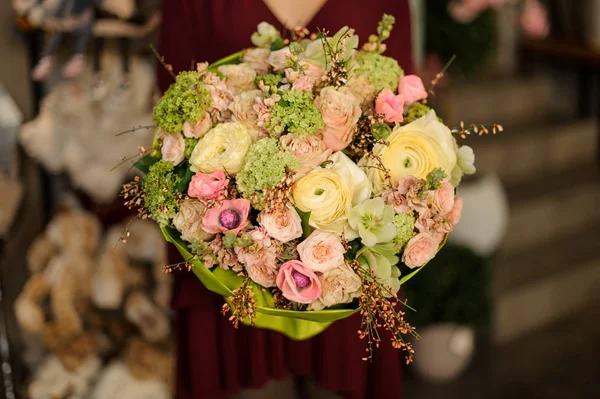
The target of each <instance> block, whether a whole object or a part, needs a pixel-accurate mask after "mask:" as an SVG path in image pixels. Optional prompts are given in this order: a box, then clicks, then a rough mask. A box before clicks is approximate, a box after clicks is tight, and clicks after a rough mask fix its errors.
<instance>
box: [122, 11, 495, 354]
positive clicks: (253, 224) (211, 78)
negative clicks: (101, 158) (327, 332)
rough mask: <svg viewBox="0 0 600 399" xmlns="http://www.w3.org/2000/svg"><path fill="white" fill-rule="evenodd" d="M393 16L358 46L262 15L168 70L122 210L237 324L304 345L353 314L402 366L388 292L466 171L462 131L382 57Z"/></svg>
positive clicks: (449, 219) (431, 246)
mask: <svg viewBox="0 0 600 399" xmlns="http://www.w3.org/2000/svg"><path fill="white" fill-rule="evenodd" d="M393 23H394V18H393V17H392V16H388V15H384V17H383V19H382V21H381V22H380V24H379V26H378V27H377V34H374V35H371V36H370V37H369V39H368V42H367V43H366V44H365V45H364V46H363V47H362V49H360V50H359V49H358V37H357V36H356V35H355V34H354V31H353V30H352V29H351V28H347V27H346V28H343V29H341V30H340V31H339V32H337V33H336V34H335V35H333V36H330V35H329V34H328V32H324V31H323V32H318V33H317V34H309V32H307V31H299V32H291V33H290V34H289V35H288V36H289V37H288V38H286V39H284V38H283V37H282V36H281V34H280V32H279V31H277V30H276V29H275V28H274V27H273V26H271V25H269V24H267V23H265V22H263V23H261V24H259V25H258V31H257V32H256V33H254V34H253V35H252V37H251V40H252V43H253V44H254V45H255V47H253V48H250V49H247V50H244V51H241V52H239V53H236V54H233V55H231V56H229V57H227V58H225V59H223V60H220V61H218V62H216V63H214V64H211V65H208V64H207V63H200V64H198V67H197V70H193V71H186V72H181V73H179V74H178V75H177V76H175V75H173V77H174V79H175V82H174V83H173V84H172V85H171V86H170V88H169V89H168V90H167V91H166V92H165V93H164V96H163V97H162V98H161V99H160V100H159V101H158V102H157V104H156V106H155V108H154V122H155V124H156V131H157V133H156V136H155V140H154V144H153V147H152V148H151V149H148V150H146V149H143V148H142V149H141V152H142V155H143V156H142V157H141V158H140V159H139V160H138V161H137V162H136V163H135V165H136V166H137V167H138V169H140V170H141V171H142V172H144V173H145V175H144V177H142V178H136V179H135V180H134V181H133V182H131V183H128V184H127V185H125V187H124V197H125V198H126V204H127V205H128V206H129V207H136V208H138V212H139V217H141V218H151V219H153V220H155V221H156V222H157V223H158V224H159V225H160V227H161V229H162V232H163V234H164V237H165V239H166V240H167V241H169V242H171V243H173V244H174V245H176V247H177V248H178V250H179V251H180V252H181V254H182V255H183V257H184V259H185V262H184V263H182V264H178V265H171V266H169V267H168V268H169V269H173V268H187V269H190V270H192V271H193V272H194V273H195V274H196V275H197V277H198V278H199V279H200V280H201V281H202V283H203V284H204V285H205V286H206V288H208V289H209V290H211V291H214V292H216V293H217V294H220V295H222V296H224V297H225V301H226V303H225V305H224V307H223V312H224V314H229V317H230V319H231V321H232V322H233V323H234V325H235V326H237V325H238V324H239V323H240V322H241V323H245V324H252V325H254V326H257V327H262V328H269V329H273V330H276V331H280V332H282V333H284V334H286V335H287V336H289V337H291V338H294V339H307V338H310V337H312V336H314V335H316V334H318V333H320V332H322V331H323V330H324V329H325V328H327V326H328V325H330V324H331V323H332V322H334V321H336V320H339V319H342V318H345V317H348V316H350V315H352V314H354V313H357V312H360V313H361V315H362V327H361V328H360V330H359V335H360V337H361V338H367V340H368V342H369V350H371V348H372V347H373V346H377V345H379V341H380V338H379V334H378V332H377V329H378V328H381V327H383V328H385V329H386V330H389V331H390V332H391V335H392V344H393V345H394V346H395V347H397V348H401V349H404V350H405V351H406V353H407V359H408V360H409V361H410V359H411V354H412V348H411V346H410V343H409V342H407V341H405V340H404V337H403V336H404V335H405V334H412V335H416V332H415V330H414V328H412V327H411V326H410V325H409V324H408V323H406V321H405V320H404V313H403V312H402V311H401V310H399V307H400V305H401V301H399V300H398V298H397V292H398V290H399V288H400V286H401V285H402V284H403V283H405V282H406V281H408V280H409V279H410V278H411V277H413V276H414V275H415V274H416V273H417V272H418V271H419V270H420V268H422V267H423V266H424V265H425V264H426V263H427V262H428V261H429V260H430V259H432V258H433V257H434V256H435V254H436V252H437V251H438V249H439V248H440V247H441V246H442V245H443V243H444V241H445V237H446V235H447V234H448V233H449V232H451V231H452V229H453V226H454V224H456V223H457V222H458V220H459V217H460V212H461V207H462V201H461V199H460V198H458V197H456V196H455V188H456V186H457V185H458V183H459V182H460V179H461V176H462V175H463V174H464V173H473V172H474V171H475V168H474V167H473V161H474V156H473V152H472V150H471V149H470V148H469V147H466V146H462V147H459V146H458V145H457V142H456V140H455V138H454V136H453V135H454V134H457V135H464V134H466V133H468V131H467V130H465V129H461V130H459V131H456V132H453V131H451V129H449V128H448V127H446V126H445V125H444V124H443V123H442V122H441V120H440V119H439V118H438V117H437V116H436V114H435V112H434V111H433V110H431V109H430V107H428V106H427V105H426V100H427V96H428V92H427V91H426V90H425V88H424V85H423V83H422V81H421V80H420V79H419V78H418V77H416V76H413V75H408V76H405V75H404V73H403V70H402V69H401V67H400V65H398V63H397V62H396V61H395V60H394V59H392V58H390V57H386V56H384V55H383V54H382V53H383V52H384V51H385V47H386V45H385V43H384V41H385V40H386V39H387V38H388V37H389V35H390V32H391V30H392V26H393ZM163 63H164V61H163ZM164 65H165V67H167V68H168V69H169V70H171V69H170V67H169V66H168V65H166V64H164ZM495 128H496V127H495ZM401 263H402V264H404V265H405V266H406V267H407V270H408V271H409V272H407V273H406V274H405V275H401V272H400V268H399V266H400V265H401ZM410 269H413V270H410ZM404 305H405V304H404ZM367 358H368V356H367Z"/></svg>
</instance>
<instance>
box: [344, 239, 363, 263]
mask: <svg viewBox="0 0 600 399" xmlns="http://www.w3.org/2000/svg"><path fill="white" fill-rule="evenodd" d="M348 246H349V247H350V249H349V250H348V251H346V253H345V254H344V256H345V257H346V259H348V260H350V261H352V260H355V259H356V255H357V254H358V250H359V249H360V246H361V245H360V240H359V239H356V240H353V241H350V242H349V243H348Z"/></svg>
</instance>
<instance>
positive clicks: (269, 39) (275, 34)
mask: <svg viewBox="0 0 600 399" xmlns="http://www.w3.org/2000/svg"><path fill="white" fill-rule="evenodd" d="M279 40H281V34H280V33H279V31H278V30H277V28H275V27H274V26H273V25H271V24H270V23H268V22H261V23H260V24H258V26H257V27H256V32H254V33H253V34H252V36H250V41H251V42H252V44H254V45H255V46H256V47H263V48H270V47H271V45H272V44H273V43H275V42H276V41H279Z"/></svg>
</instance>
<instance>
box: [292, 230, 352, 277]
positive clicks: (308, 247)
mask: <svg viewBox="0 0 600 399" xmlns="http://www.w3.org/2000/svg"><path fill="white" fill-rule="evenodd" d="M345 253H346V250H345V249H344V246H343V245H342V242H341V241H340V238H339V237H338V236H336V235H334V234H331V233H325V232H322V231H319V230H315V231H313V232H312V234H311V235H310V236H308V238H307V239H306V240H304V241H302V242H301V243H300V244H298V254H299V255H300V260H302V262H303V263H304V265H305V266H306V267H308V268H309V269H311V270H313V271H315V272H321V273H325V272H327V271H328V270H330V269H332V268H334V267H338V266H339V265H341V264H343V263H344V254H345Z"/></svg>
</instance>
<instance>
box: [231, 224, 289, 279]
mask: <svg viewBox="0 0 600 399" xmlns="http://www.w3.org/2000/svg"><path fill="white" fill-rule="evenodd" d="M249 235H250V237H251V238H252V241H253V244H252V245H250V246H248V247H235V253H236V255H237V257H238V260H239V261H240V262H241V263H243V264H244V266H245V268H246V272H247V273H248V276H249V277H250V278H251V279H252V281H254V282H256V283H258V284H260V285H262V286H263V287H274V286H275V283H276V279H277V257H278V256H279V254H280V247H279V246H276V245H274V242H273V241H272V240H271V239H270V237H269V236H268V235H267V232H266V231H265V230H264V229H262V228H257V229H254V230H252V231H251V232H250V233H249Z"/></svg>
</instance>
